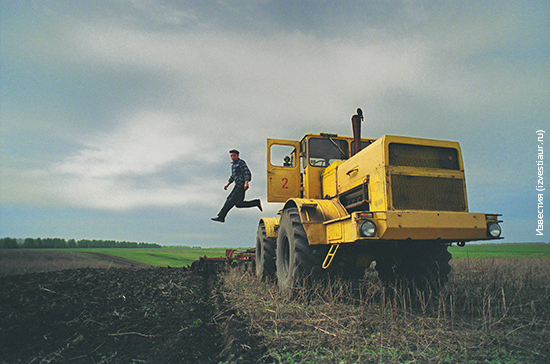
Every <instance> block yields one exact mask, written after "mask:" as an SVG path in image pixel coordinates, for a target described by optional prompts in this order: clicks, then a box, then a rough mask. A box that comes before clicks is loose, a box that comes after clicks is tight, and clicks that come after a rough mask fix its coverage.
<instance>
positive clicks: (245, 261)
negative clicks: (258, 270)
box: [191, 248, 256, 275]
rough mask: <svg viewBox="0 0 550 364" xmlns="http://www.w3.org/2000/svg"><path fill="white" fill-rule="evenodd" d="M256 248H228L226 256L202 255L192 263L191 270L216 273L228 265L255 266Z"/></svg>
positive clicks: (206, 273)
mask: <svg viewBox="0 0 550 364" xmlns="http://www.w3.org/2000/svg"><path fill="white" fill-rule="evenodd" d="M255 253H256V249H253V248H252V249H247V250H243V251H237V250H235V249H227V250H226V251H225V257H207V256H204V257H200V258H199V259H198V260H196V261H194V262H193V263H192V264H191V270H192V271H195V272H198V273H201V274H203V275H210V274H216V273H218V272H220V271H221V270H224V269H225V268H226V267H230V266H242V267H244V268H245V269H249V268H254V264H255V258H256V254H255Z"/></svg>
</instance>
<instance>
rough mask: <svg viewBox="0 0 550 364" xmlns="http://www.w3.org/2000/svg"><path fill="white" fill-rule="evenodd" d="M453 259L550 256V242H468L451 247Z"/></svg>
mask: <svg viewBox="0 0 550 364" xmlns="http://www.w3.org/2000/svg"><path fill="white" fill-rule="evenodd" d="M449 251H450V252H451V253H452V254H453V259H468V258H469V259H473V258H537V257H550V244H527V243H523V244H466V246H464V247H459V246H456V245H453V246H452V247H451V248H449Z"/></svg>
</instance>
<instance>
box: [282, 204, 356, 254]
mask: <svg viewBox="0 0 550 364" xmlns="http://www.w3.org/2000/svg"><path fill="white" fill-rule="evenodd" d="M290 207H296V208H298V210H299V211H300V217H301V220H302V225H303V226H304V230H305V231H306V234H307V238H308V241H309V244H311V245H317V244H329V242H328V240H327V229H326V226H325V224H324V223H325V222H326V221H331V220H335V219H341V218H344V217H346V216H349V214H348V212H347V211H346V209H345V208H344V206H343V205H342V204H341V203H340V201H338V200H337V199H333V200H316V199H307V198H291V199H289V200H288V201H287V202H286V203H285V206H284V207H283V210H284V209H287V208H290Z"/></svg>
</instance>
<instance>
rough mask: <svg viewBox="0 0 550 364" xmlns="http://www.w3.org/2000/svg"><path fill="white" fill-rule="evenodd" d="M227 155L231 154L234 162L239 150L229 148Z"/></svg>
mask: <svg viewBox="0 0 550 364" xmlns="http://www.w3.org/2000/svg"><path fill="white" fill-rule="evenodd" d="M229 155H230V156H231V160H232V161H233V162H235V161H236V160H237V159H239V151H238V150H237V149H231V150H230V151H229Z"/></svg>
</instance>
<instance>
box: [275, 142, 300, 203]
mask: <svg viewBox="0 0 550 364" xmlns="http://www.w3.org/2000/svg"><path fill="white" fill-rule="evenodd" d="M300 189H301V177H300V142H297V141H293V140H281V139H267V201H268V202H286V200H288V199H289V198H293V197H301V191H300Z"/></svg>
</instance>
